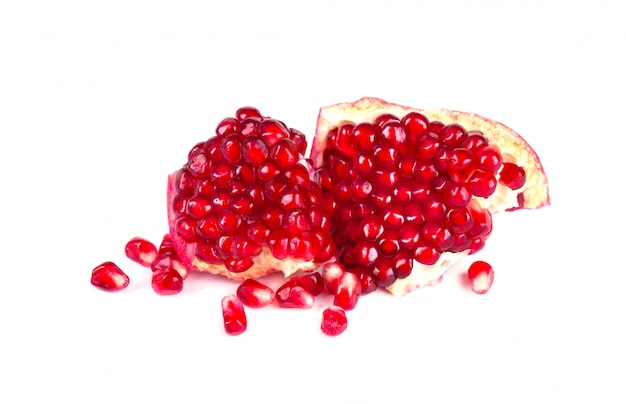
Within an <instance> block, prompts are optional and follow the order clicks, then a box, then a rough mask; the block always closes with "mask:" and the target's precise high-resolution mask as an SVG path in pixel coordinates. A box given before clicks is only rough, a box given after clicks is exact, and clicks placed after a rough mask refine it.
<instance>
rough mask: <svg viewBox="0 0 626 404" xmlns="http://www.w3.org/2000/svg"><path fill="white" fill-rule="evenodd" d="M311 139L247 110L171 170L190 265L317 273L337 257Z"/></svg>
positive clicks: (250, 274) (173, 213)
mask: <svg viewBox="0 0 626 404" xmlns="http://www.w3.org/2000/svg"><path fill="white" fill-rule="evenodd" d="M306 147H307V144H306V139H305V136H304V135H303V134H302V133H300V132H299V131H297V130H295V129H290V128H288V127H287V126H286V125H285V124H284V123H283V122H281V121H279V120H276V119H272V118H269V117H267V116H264V115H262V114H261V113H260V112H259V111H258V110H257V109H255V108H252V107H244V108H240V109H239V110H237V112H236V114H235V116H234V117H230V118H225V119H223V120H222V121H221V122H220V123H219V124H218V125H217V128H216V134H215V136H212V137H210V138H209V139H208V140H206V141H205V142H201V143H198V144H197V145H195V146H194V147H193V148H192V149H191V151H190V152H189V155H188V160H187V163H186V164H185V165H184V166H183V167H182V168H181V169H180V170H178V171H176V172H175V173H173V174H172V175H170V177H169V185H168V218H169V223H170V233H171V236H172V240H173V243H174V246H175V248H176V251H177V252H178V255H179V257H180V259H181V261H182V262H183V264H185V266H187V267H188V268H192V269H195V270H198V271H206V272H211V273H214V274H221V275H225V276H227V277H230V278H233V279H248V278H258V277H260V276H263V275H265V274H268V273H272V272H278V271H280V272H283V273H284V274H285V275H291V274H293V273H295V272H297V271H312V270H314V269H315V268H317V267H318V266H319V265H320V264H323V263H324V262H327V261H329V260H331V259H333V257H334V254H335V244H334V241H333V239H332V237H331V234H330V217H329V215H328V213H327V212H326V211H324V209H323V206H322V189H321V187H320V186H319V185H318V183H317V182H316V181H315V179H314V178H313V177H312V175H313V170H312V168H311V166H310V163H309V162H307V161H306V160H305V158H304V152H305V150H306Z"/></svg>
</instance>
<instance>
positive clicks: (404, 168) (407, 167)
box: [368, 154, 417, 178]
mask: <svg viewBox="0 0 626 404" xmlns="http://www.w3.org/2000/svg"><path fill="white" fill-rule="evenodd" d="M416 170H417V159H416V158H415V156H412V155H410V154H406V155H404V156H402V157H400V161H399V162H398V173H399V174H400V176H401V177H404V178H413V175H415V172H416ZM368 173H369V172H368Z"/></svg>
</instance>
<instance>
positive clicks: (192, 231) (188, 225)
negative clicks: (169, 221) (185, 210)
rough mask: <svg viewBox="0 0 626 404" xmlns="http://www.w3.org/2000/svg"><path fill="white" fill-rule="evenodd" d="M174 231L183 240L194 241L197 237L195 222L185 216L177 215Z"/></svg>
mask: <svg viewBox="0 0 626 404" xmlns="http://www.w3.org/2000/svg"><path fill="white" fill-rule="evenodd" d="M175 227H176V232H177V233H178V235H179V236H181V237H182V238H183V239H184V240H185V241H195V240H196V238H197V237H198V234H197V232H196V222H195V220H192V219H190V218H187V217H184V216H183V217H179V218H178V220H176V223H175Z"/></svg>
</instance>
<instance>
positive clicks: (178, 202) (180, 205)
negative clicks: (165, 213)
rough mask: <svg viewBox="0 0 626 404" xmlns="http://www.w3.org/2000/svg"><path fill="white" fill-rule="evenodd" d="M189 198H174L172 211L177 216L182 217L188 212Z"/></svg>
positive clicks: (182, 196) (179, 196)
mask: <svg viewBox="0 0 626 404" xmlns="http://www.w3.org/2000/svg"><path fill="white" fill-rule="evenodd" d="M188 200H189V198H188V197H187V196H184V195H181V194H178V195H176V196H175V197H174V200H173V201H172V209H173V210H174V212H175V213H176V214H177V215H182V214H183V213H186V212H187V201H188Z"/></svg>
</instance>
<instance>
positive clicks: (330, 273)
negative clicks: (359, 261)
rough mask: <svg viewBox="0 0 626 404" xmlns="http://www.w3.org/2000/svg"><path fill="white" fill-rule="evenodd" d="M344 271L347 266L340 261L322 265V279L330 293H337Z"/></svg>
mask: <svg viewBox="0 0 626 404" xmlns="http://www.w3.org/2000/svg"><path fill="white" fill-rule="evenodd" d="M344 272H346V268H345V267H344V266H343V265H342V264H340V263H338V262H331V263H327V264H324V265H323V266H322V279H323V280H324V285H325V286H326V290H327V291H328V292H329V293H331V294H333V295H334V294H335V292H336V291H337V284H338V283H339V279H340V278H341V276H342V275H343V274H344Z"/></svg>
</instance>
